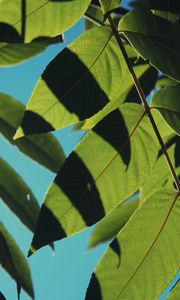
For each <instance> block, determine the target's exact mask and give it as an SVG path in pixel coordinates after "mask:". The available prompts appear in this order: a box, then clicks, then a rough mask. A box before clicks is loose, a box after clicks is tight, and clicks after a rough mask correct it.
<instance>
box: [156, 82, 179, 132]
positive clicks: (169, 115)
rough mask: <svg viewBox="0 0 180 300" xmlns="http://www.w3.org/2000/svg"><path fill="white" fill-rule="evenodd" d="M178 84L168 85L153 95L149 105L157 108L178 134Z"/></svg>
mask: <svg viewBox="0 0 180 300" xmlns="http://www.w3.org/2000/svg"><path fill="white" fill-rule="evenodd" d="M179 95H180V86H179V85H178V86H173V87H172V86H169V87H166V88H163V89H161V90H160V91H158V92H157V93H155V94H154V95H153V98H152V101H151V107H152V108H155V109H158V110H159V111H160V113H161V115H162V116H163V118H164V119H165V120H166V122H167V123H168V124H169V125H170V126H171V127H172V128H173V129H174V130H175V131H176V132H177V134H179V135H180V101H179Z"/></svg>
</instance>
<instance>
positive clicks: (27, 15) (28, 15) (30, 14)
mask: <svg viewBox="0 0 180 300" xmlns="http://www.w3.org/2000/svg"><path fill="white" fill-rule="evenodd" d="M49 2H50V0H48V1H47V2H45V3H44V4H42V5H40V6H39V7H38V8H36V9H35V10H33V11H31V12H30V13H29V14H26V15H25V17H26V18H28V17H30V16H32V15H33V14H34V13H36V12H37V11H38V10H40V9H41V8H42V7H44V6H46V5H47V4H48V3H49ZM22 20H23V19H22V18H21V19H20V20H18V21H17V22H16V23H14V24H12V26H16V25H17V24H19V23H20V22H21V21H22Z"/></svg>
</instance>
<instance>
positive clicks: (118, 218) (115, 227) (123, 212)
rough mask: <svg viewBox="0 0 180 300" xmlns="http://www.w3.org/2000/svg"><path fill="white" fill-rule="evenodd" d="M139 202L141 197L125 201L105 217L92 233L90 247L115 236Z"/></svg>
mask: <svg viewBox="0 0 180 300" xmlns="http://www.w3.org/2000/svg"><path fill="white" fill-rule="evenodd" d="M138 204H139V199H134V200H132V201H125V203H121V204H119V205H118V206H117V207H115V209H114V210H113V211H112V212H110V213H109V214H108V215H107V216H106V217H104V218H103V219H102V220H101V221H100V222H99V223H98V224H97V226H96V228H95V229H94V231H93V233H92V234H91V237H90V241H89V247H90V248H92V247H94V246H97V245H98V244H100V243H103V242H106V241H108V240H110V239H112V238H115V237H116V235H117V234H118V232H119V231H120V230H121V229H122V228H123V226H124V225H125V224H126V222H127V221H128V220H129V218H130V217H131V215H132V214H133V212H134V211H135V210H136V208H137V207H138Z"/></svg>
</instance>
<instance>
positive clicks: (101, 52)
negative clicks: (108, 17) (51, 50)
mask: <svg viewBox="0 0 180 300" xmlns="http://www.w3.org/2000/svg"><path fill="white" fill-rule="evenodd" d="M112 37H113V34H111V35H110V37H109V38H108V40H107V42H106V43H105V45H104V46H103V48H102V50H101V51H100V53H99V54H98V56H97V57H96V59H95V60H94V61H93V63H92V64H91V66H90V67H89V68H87V70H86V72H85V73H83V75H82V76H81V77H80V78H79V79H78V80H77V81H76V82H75V83H74V85H73V86H72V87H71V88H70V89H69V90H68V91H67V92H66V93H65V94H64V95H63V96H62V97H61V99H62V100H63V99H64V98H65V97H67V95H68V94H69V93H70V92H71V91H72V90H73V89H74V88H75V87H76V86H77V85H78V84H79V83H81V81H82V80H83V79H84V78H85V77H86V76H87V75H88V74H89V72H90V71H91V70H92V68H93V67H94V66H95V64H96V63H97V61H98V60H99V59H100V57H101V55H102V54H103V52H104V51H105V49H106V47H107V45H108V43H109V42H110V40H111V38H112ZM70 50H71V49H70ZM55 59H56V58H55ZM99 88H100V87H99ZM57 104H59V101H57V100H56V101H54V103H53V104H52V105H51V106H50V107H49V108H48V109H47V110H46V111H45V112H44V113H42V114H41V116H45V115H46V114H47V113H48V112H49V111H50V110H51V109H52V108H54V107H55V106H56V105H57ZM65 112H66V109H65V108H64V114H65ZM63 121H64V116H63V117H62V122H61V126H60V128H61V127H62V123H63Z"/></svg>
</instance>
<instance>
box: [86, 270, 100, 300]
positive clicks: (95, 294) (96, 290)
mask: <svg viewBox="0 0 180 300" xmlns="http://www.w3.org/2000/svg"><path fill="white" fill-rule="evenodd" d="M85 300H102V293H101V287H100V284H99V281H98V279H97V277H96V275H95V274H94V273H93V274H92V277H91V280H90V283H89V286H88V289H87V291H86V298H85Z"/></svg>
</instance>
